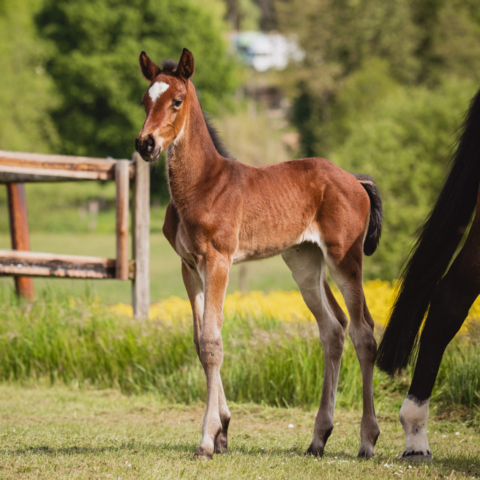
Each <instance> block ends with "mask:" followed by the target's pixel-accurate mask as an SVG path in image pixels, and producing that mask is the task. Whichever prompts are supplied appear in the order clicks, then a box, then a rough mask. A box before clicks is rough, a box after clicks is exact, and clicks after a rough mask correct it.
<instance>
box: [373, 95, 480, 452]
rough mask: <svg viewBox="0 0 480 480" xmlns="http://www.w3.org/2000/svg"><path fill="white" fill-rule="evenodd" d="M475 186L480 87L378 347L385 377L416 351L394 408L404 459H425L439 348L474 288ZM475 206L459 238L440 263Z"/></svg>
mask: <svg viewBox="0 0 480 480" xmlns="http://www.w3.org/2000/svg"><path fill="white" fill-rule="evenodd" d="M479 184H480V91H479V92H478V93H477V95H476V96H475V97H474V99H473V100H472V103H471V106H470V110H469V112H468V114H467V116H466V119H465V122H464V127H463V133H462V135H461V137H460V141H459V144H458V148H457V150H456V152H455V155H454V157H453V161H452V165H451V170H450V174H449V175H448V178H447V180H446V182H445V185H444V187H443V189H442V191H441V193H440V196H439V197H438V200H437V202H436V204H435V206H434V208H433V210H432V212H431V213H430V215H429V216H428V218H427V220H426V222H425V224H424V226H423V228H422V230H421V231H420V235H419V237H418V240H417V242H416V244H415V246H414V248H413V250H412V253H411V255H410V259H409V261H408V263H407V264H406V266H405V268H404V270H403V273H402V276H401V284H400V290H399V294H398V297H397V299H396V302H395V305H394V308H393V310H392V314H391V318H390V322H389V323H388V325H387V328H386V330H385V334H384V337H383V339H382V342H381V344H380V347H379V350H378V358H377V364H378V366H379V367H380V368H381V369H382V370H384V371H385V372H387V373H388V374H390V375H394V374H395V373H397V372H399V371H400V370H401V369H403V368H404V367H406V366H407V364H408V363H409V361H410V360H411V359H414V358H416V357H417V353H418V357H417V362H416V366H415V373H414V376H413V381H412V384H411V385H410V390H409V391H408V395H407V397H406V399H405V401H404V402H403V405H402V408H401V410H400V421H401V422H402V425H403V428H404V430H405V434H406V448H405V451H404V452H403V454H402V457H405V458H411V459H420V460H431V452H430V448H429V446H428V439H427V430H426V425H427V421H428V410H429V402H430V395H431V393H432V389H433V385H434V383H435V379H436V377H437V373H438V369H439V367H440V362H441V360H442V356H443V353H444V351H445V348H446V347H447V345H448V344H449V343H450V341H451V340H452V339H453V337H454V336H455V334H456V333H457V332H458V331H459V330H460V327H461V326H462V324H463V322H464V321H465V318H466V317H467V315H468V311H469V309H470V307H471V305H472V303H473V302H474V301H475V299H476V297H477V296H478V294H479V293H480V191H479ZM475 206H476V207H477V208H476V214H475V217H474V219H473V224H472V226H471V228H470V232H469V234H468V237H467V239H466V242H465V244H464V246H463V248H462V249H461V251H460V253H459V254H458V256H457V257H456V258H455V260H454V261H453V263H452V264H451V266H450V268H448V267H449V265H450V263H451V262H452V259H453V257H454V254H455V252H456V250H457V249H458V246H459V244H460V241H461V239H462V236H463V235H464V234H465V231H466V229H467V227H468V225H469V222H470V221H471V218H472V214H473V211H474V209H475ZM447 270H448V271H447ZM445 272H447V273H446V274H445ZM427 310H428V316H427V319H426V321H425V325H424V328H423V331H422V333H421V334H420V330H421V326H422V323H423V319H424V317H425V314H426V312H427Z"/></svg>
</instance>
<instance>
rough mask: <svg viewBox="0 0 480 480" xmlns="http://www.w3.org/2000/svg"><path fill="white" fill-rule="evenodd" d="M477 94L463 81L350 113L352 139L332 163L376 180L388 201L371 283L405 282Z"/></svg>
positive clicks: (369, 265) (396, 91)
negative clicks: (415, 242) (403, 271)
mask: <svg viewBox="0 0 480 480" xmlns="http://www.w3.org/2000/svg"><path fill="white" fill-rule="evenodd" d="M362 74H363V72H359V73H358V76H359V77H362ZM476 88H477V85H476V83H475V82H473V81H472V80H468V79H466V80H465V79H463V80H459V79H457V78H456V77H448V78H446V79H444V81H443V83H442V84H441V85H440V86H438V87H437V88H436V89H434V90H432V89H428V88H426V87H415V86H397V87H396V88H393V89H389V90H385V91H384V93H383V95H379V96H378V97H377V98H376V100H375V99H373V98H371V99H370V100H371V103H370V105H369V108H368V109H360V110H358V111H356V112H353V111H352V112H350V115H349V117H348V122H347V123H348V135H347V137H346V139H345V141H344V142H343V144H342V145H339V146H337V147H336V148H335V149H334V151H333V152H332V154H331V156H330V159H331V160H332V161H333V162H335V163H337V164H338V165H340V166H341V167H342V168H344V169H345V170H347V171H350V172H355V173H367V174H370V175H372V176H373V178H374V180H375V182H376V183H377V185H378V188H379V190H380V194H381V196H382V200H383V205H384V227H383V231H382V238H381V241H380V248H379V249H378V251H377V252H376V253H375V255H374V256H373V257H371V259H368V260H366V268H365V272H366V277H367V278H384V279H394V278H397V277H398V275H399V272H400V267H401V265H402V263H403V261H404V260H405V257H406V254H407V252H408V251H409V250H410V248H411V240H412V237H413V235H414V233H415V232H416V230H417V229H418V228H419V227H420V226H421V225H422V223H423V221H424V220H425V218H426V217H427V215H428V213H429V212H430V210H431V208H432V207H433V205H434V203H435V200H436V198H437V196H438V194H439V192H440V189H441V186H442V184H443V182H444V180H445V178H446V172H447V166H448V164H449V159H450V157H451V154H452V151H453V146H454V144H455V132H456V131H458V129H459V127H460V126H461V124H462V121H463V116H464V112H465V111H466V109H467V108H468V105H469V102H470V99H471V98H472V96H473V95H474V94H475V90H476ZM352 89H353V85H352ZM339 101H343V99H339Z"/></svg>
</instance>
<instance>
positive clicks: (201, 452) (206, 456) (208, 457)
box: [193, 447, 213, 461]
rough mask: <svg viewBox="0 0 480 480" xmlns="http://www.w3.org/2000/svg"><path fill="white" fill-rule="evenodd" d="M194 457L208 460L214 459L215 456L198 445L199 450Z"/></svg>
mask: <svg viewBox="0 0 480 480" xmlns="http://www.w3.org/2000/svg"><path fill="white" fill-rule="evenodd" d="M193 459H194V460H202V461H207V460H213V456H212V455H211V454H208V453H207V452H205V450H204V449H203V448H202V447H198V448H197V451H196V452H195V453H194V454H193Z"/></svg>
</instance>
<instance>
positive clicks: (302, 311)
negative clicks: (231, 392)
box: [112, 280, 480, 333]
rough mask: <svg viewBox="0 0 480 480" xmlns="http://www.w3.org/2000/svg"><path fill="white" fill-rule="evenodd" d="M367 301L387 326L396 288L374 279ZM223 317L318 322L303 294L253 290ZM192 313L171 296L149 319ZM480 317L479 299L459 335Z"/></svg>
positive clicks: (230, 298) (125, 308)
mask: <svg viewBox="0 0 480 480" xmlns="http://www.w3.org/2000/svg"><path fill="white" fill-rule="evenodd" d="M332 291H333V294H334V296H335V298H336V299H337V301H338V303H339V305H340V306H341V307H342V309H343V310H344V311H345V312H346V313H347V314H348V312H347V309H346V306H345V301H344V300H343V297H342V295H341V293H340V292H339V290H338V289H337V288H336V287H332ZM364 291H365V298H366V300H367V305H368V308H369V310H370V313H371V315H372V317H373V320H374V321H375V323H376V324H377V325H379V326H382V327H385V326H386V324H387V322H388V317H389V313H390V310H391V308H392V305H393V302H394V300H395V294H396V289H395V285H392V284H391V283H390V282H386V281H382V280H371V281H369V282H366V283H365V284H364ZM112 310H113V311H115V312H116V313H118V314H119V315H122V316H127V317H131V316H132V307H131V305H128V304H124V303H120V304H118V305H115V306H113V307H112ZM224 314H225V317H226V318H232V317H267V318H274V319H276V320H279V321H283V322H299V321H306V322H313V321H314V320H315V319H314V318H313V315H312V314H311V312H310V310H309V309H308V308H307V306H306V305H305V302H304V301H303V299H302V296H301V294H300V292H298V291H291V292H284V291H272V292H268V293H265V292H259V291H252V292H249V293H248V294H246V295H243V294H242V293H240V292H235V293H232V294H230V295H227V296H226V298H225V307H224ZM191 316H192V310H191V307H190V302H189V301H188V300H183V299H181V298H179V297H169V298H167V299H165V300H161V301H160V302H157V303H154V304H153V305H152V306H151V307H150V314H149V317H150V319H151V320H161V321H163V322H168V323H175V322H183V321H190V319H191ZM479 318H480V300H477V301H476V302H475V303H474V305H473V306H472V308H471V309H470V313H469V316H468V319H467V322H465V324H464V326H463V327H462V329H461V330H460V333H465V332H466V331H467V326H466V325H467V324H468V323H469V322H472V321H478V319H479Z"/></svg>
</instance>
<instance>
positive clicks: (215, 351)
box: [195, 252, 231, 459]
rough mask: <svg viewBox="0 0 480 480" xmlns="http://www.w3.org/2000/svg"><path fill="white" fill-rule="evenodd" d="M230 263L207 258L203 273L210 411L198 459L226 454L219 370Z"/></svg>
mask: <svg viewBox="0 0 480 480" xmlns="http://www.w3.org/2000/svg"><path fill="white" fill-rule="evenodd" d="M230 267H231V260H230V258H228V257H227V256H223V255H221V254H219V253H218V252H215V253H212V254H210V255H208V254H207V255H206V257H205V259H204V261H203V263H202V265H200V267H199V268H200V269H201V272H202V274H203V279H204V292H205V309H204V314H203V323H202V328H201V330H200V336H199V357H200V361H201V362H202V365H203V369H204V370H205V375H206V377H207V409H206V412H205V417H204V418H203V428H202V441H201V443H200V446H199V447H198V449H197V451H196V452H195V457H197V458H202V459H207V458H210V459H211V458H212V455H213V453H214V452H215V451H225V450H226V447H227V429H228V423H229V421H230V412H229V411H228V407H227V405H226V402H225V396H224V393H223V386H222V380H221V378H220V367H221V366H222V362H223V342H222V321H223V302H224V299H225V290H226V288H227V282H228V273H229V271H230Z"/></svg>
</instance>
